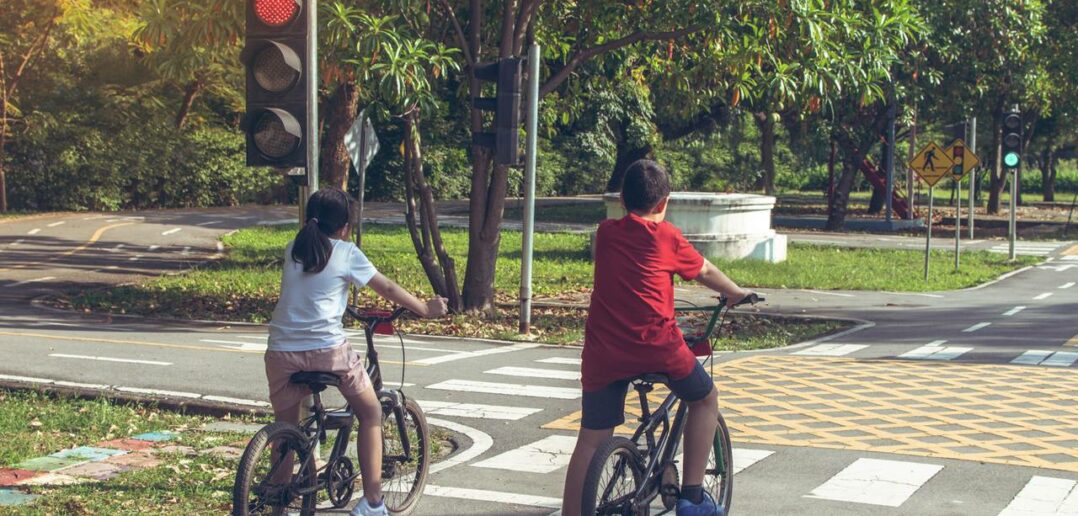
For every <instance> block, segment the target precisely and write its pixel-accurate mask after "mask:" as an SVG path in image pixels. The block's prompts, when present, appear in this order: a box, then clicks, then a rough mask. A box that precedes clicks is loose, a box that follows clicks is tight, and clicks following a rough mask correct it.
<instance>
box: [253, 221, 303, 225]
mask: <svg viewBox="0 0 1078 516" xmlns="http://www.w3.org/2000/svg"><path fill="white" fill-rule="evenodd" d="M295 223H296V219H280V220H260V221H258V223H257V224H256V225H258V226H284V225H285V224H295Z"/></svg>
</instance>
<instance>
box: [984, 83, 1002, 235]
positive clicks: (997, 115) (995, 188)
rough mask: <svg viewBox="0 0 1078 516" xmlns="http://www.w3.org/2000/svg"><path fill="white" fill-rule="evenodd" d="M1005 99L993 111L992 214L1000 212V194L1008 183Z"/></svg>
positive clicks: (990, 181) (989, 198)
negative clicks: (1006, 170)
mask: <svg viewBox="0 0 1078 516" xmlns="http://www.w3.org/2000/svg"><path fill="white" fill-rule="evenodd" d="M1002 117H1003V101H999V102H997V103H996V109H994V110H993V111H992V147H991V149H992V169H991V170H990V171H989V178H988V207H987V208H986V211H987V212H988V213H989V214H990V215H997V214H999V195H1000V192H1002V191H1003V186H1004V185H1005V184H1006V181H1004V178H1003V121H1002Z"/></svg>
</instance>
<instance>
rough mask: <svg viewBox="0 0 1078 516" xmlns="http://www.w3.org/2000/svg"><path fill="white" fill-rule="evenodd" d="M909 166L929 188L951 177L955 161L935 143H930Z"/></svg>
mask: <svg viewBox="0 0 1078 516" xmlns="http://www.w3.org/2000/svg"><path fill="white" fill-rule="evenodd" d="M909 166H910V169H912V170H913V171H914V172H916V173H917V175H918V176H920V178H921V180H922V181H924V182H925V183H928V186H936V183H938V182H939V181H940V179H942V178H943V177H945V176H950V175H951V169H952V167H954V160H953V159H951V156H950V154H948V153H947V152H945V151H944V150H943V149H941V148H940V146H939V145H936V143H935V142H929V143H928V145H925V146H924V147H923V148H921V152H918V153H917V155H916V156H914V157H913V159H912V160H910V162H909Z"/></svg>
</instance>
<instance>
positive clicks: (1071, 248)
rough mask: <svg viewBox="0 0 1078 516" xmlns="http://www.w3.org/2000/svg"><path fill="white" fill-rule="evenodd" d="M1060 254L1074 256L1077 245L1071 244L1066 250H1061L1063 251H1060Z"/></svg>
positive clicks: (1077, 248) (1076, 252)
mask: <svg viewBox="0 0 1078 516" xmlns="http://www.w3.org/2000/svg"><path fill="white" fill-rule="evenodd" d="M1062 254H1063V255H1064V256H1075V255H1078V245H1072V246H1070V247H1069V248H1067V250H1066V251H1063V253H1062Z"/></svg>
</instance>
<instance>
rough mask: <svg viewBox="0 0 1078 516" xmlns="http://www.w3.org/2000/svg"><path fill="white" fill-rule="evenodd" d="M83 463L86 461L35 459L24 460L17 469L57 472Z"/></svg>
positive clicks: (57, 458)
mask: <svg viewBox="0 0 1078 516" xmlns="http://www.w3.org/2000/svg"><path fill="white" fill-rule="evenodd" d="M83 462H86V461H85V460H83V459H77V458H60V457H35V458H33V459H27V460H24V461H22V462H20V463H18V464H16V465H15V467H16V468H18V469H28V470H30V471H56V470H58V469H61V468H66V467H69V466H74V465H76V464H81V463H83Z"/></svg>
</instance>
